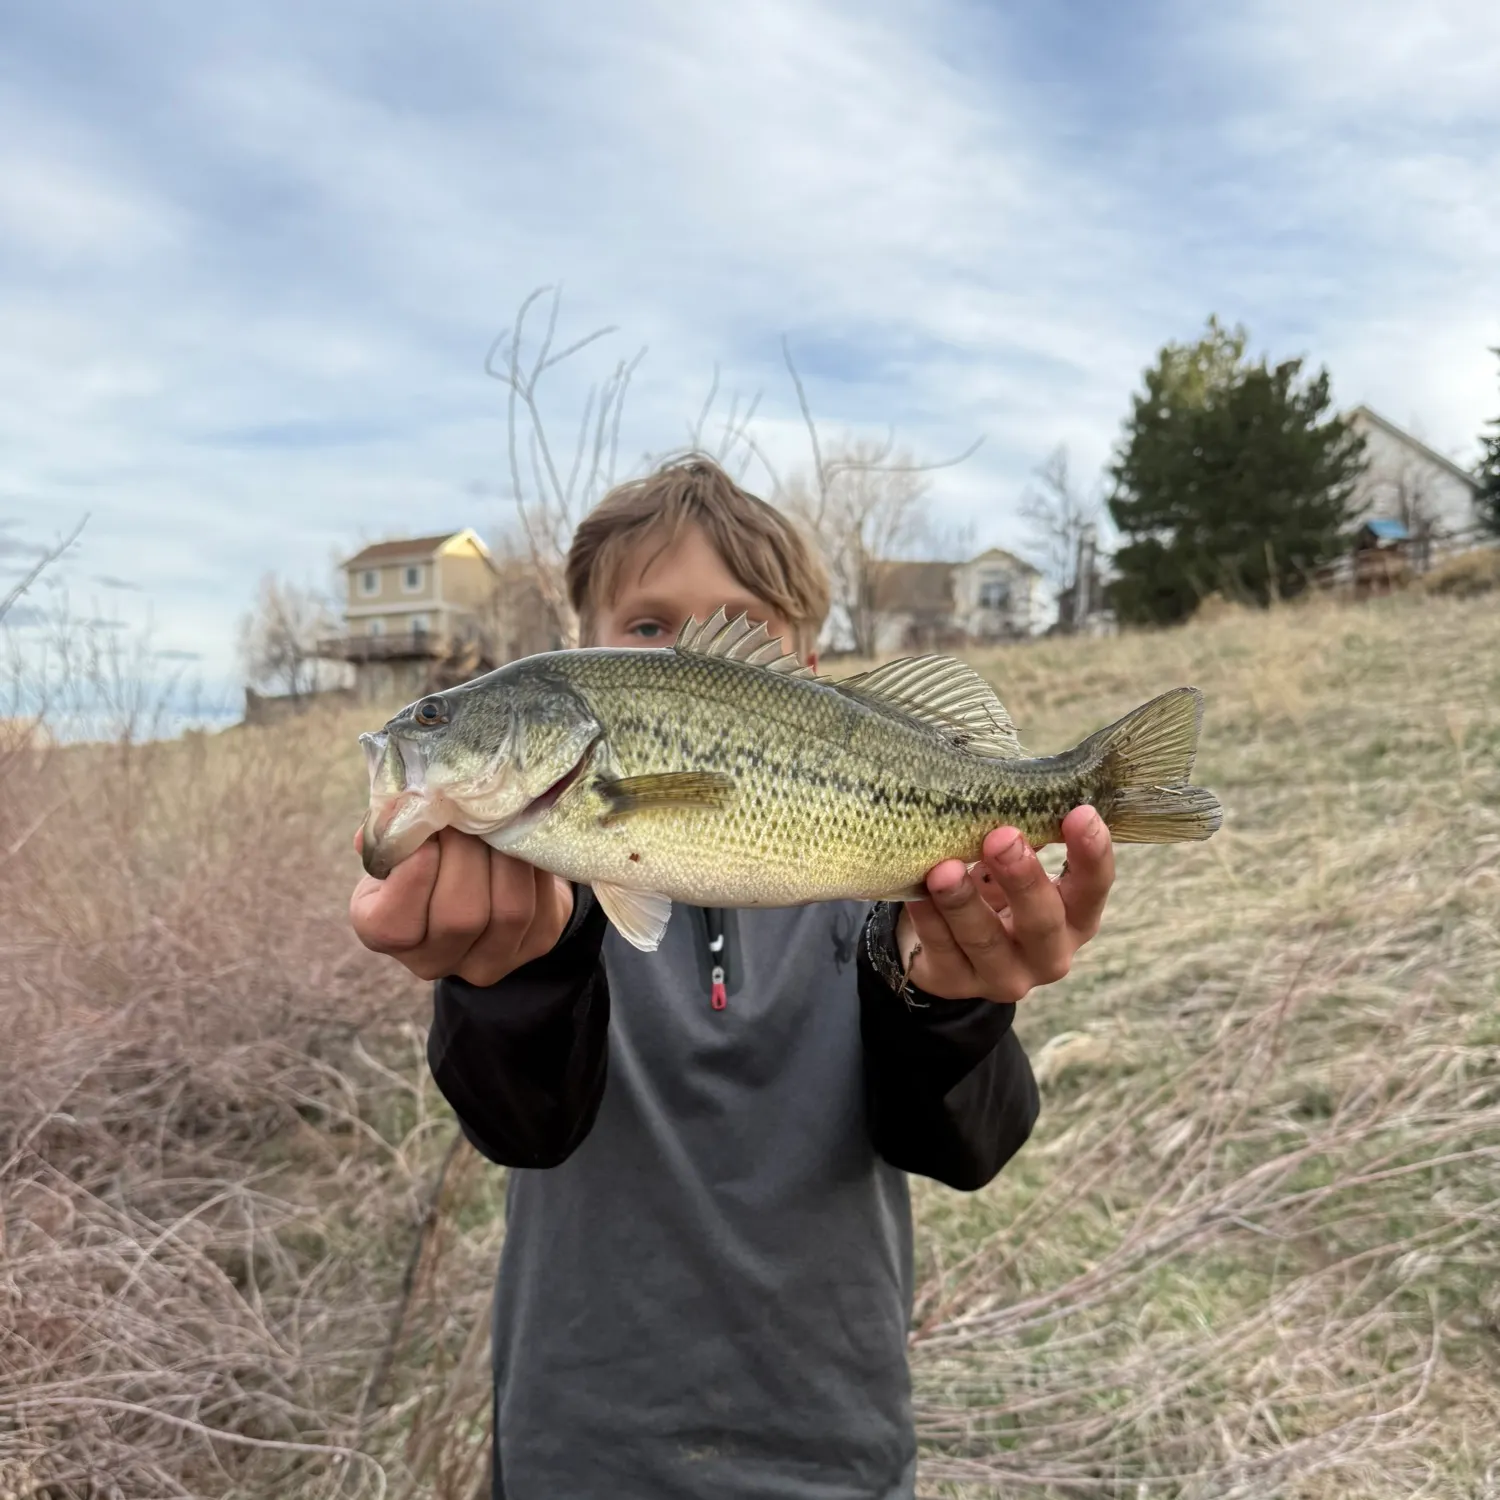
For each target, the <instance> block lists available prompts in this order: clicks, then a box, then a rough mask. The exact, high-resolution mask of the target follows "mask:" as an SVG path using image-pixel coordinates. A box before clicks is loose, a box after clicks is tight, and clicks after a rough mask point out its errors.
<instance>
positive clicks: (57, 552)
mask: <svg viewBox="0 0 1500 1500" xmlns="http://www.w3.org/2000/svg"><path fill="white" fill-rule="evenodd" d="M88 520H89V518H88V516H87V515H85V516H84V517H83V519H82V520H81V521H79V523H78V524H77V525H76V526H75V527H74V528H73V529H72V531H70V532H69V533H68V534H67V536H65V537H64V538H63V539H62V541H60V542H57V543H56V544H54V545H53V546H51V547H48V548H47V549H46V550H45V551H44V552H43V553H42V554H41V556H40V557H38V558H37V560H36V561H35V562H34V563H32V565H31V566H30V567H29V568H28V569H27V570H26V572H25V573H23V574H22V575H21V578H20V580H19V581H18V582H16V583H14V584H12V585H11V587H10V589H9V590H7V592H6V594H5V597H4V598H3V599H0V620H3V619H4V618H5V617H6V615H8V614H9V613H10V611H11V609H12V608H13V607H14V606H15V604H16V601H17V600H18V599H20V598H21V596H22V595H23V594H24V593H25V592H26V590H27V589H29V588H30V587H31V585H32V584H34V583H35V582H36V581H37V579H38V578H40V577H41V576H42V574H43V573H45V572H46V571H47V569H48V568H50V567H51V566H52V565H53V563H55V562H58V561H59V560H60V559H61V558H62V556H63V554H64V553H66V552H68V551H69V550H70V549H71V548H72V546H73V544H74V543H75V542H76V541H77V540H78V538H79V537H80V536H81V535H82V534H83V528H84V527H85V526H87V525H88Z"/></svg>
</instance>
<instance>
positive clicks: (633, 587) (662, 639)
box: [589, 526, 813, 661]
mask: <svg viewBox="0 0 1500 1500" xmlns="http://www.w3.org/2000/svg"><path fill="white" fill-rule="evenodd" d="M659 549H661V543H660V542H659V541H656V540H654V539H653V538H650V537H648V538H646V540H644V541H643V542H642V543H641V544H640V546H639V547H638V548H637V549H636V550H635V551H634V552H633V553H631V554H630V556H628V557H627V558H626V559H625V565H624V567H622V568H621V569H620V582H619V585H618V588H617V590H616V593H615V597H614V598H613V599H612V600H610V601H609V602H608V603H607V604H604V605H602V606H601V607H600V608H599V609H598V610H597V611H596V612H595V616H594V638H593V640H592V641H591V642H590V643H589V644H590V645H594V646H670V645H671V644H672V642H673V641H674V640H676V638H677V632H678V631H679V630H680V629H681V628H682V626H683V624H684V623H685V622H686V621H687V620H688V619H689V618H695V619H698V620H707V619H709V618H710V617H711V616H712V615H713V614H714V613H715V611H717V610H718V609H719V608H720V607H721V606H722V608H723V610H724V613H725V614H727V615H728V616H729V618H730V619H731V620H732V619H734V617H735V616H736V615H739V614H746V615H749V617H750V622H751V624H756V623H758V622H761V621H764V622H765V627H766V629H767V630H768V631H770V633H771V634H772V635H773V636H780V638H781V639H782V640H783V641H784V642H785V643H786V646H787V648H788V649H789V650H795V649H796V642H795V641H794V640H793V638H792V629H791V626H790V625H788V623H787V622H786V621H785V620H783V619H782V618H781V617H780V616H779V615H777V614H776V613H775V611H774V610H772V609H770V608H769V607H768V606H766V605H765V604H763V603H761V601H760V600H759V599H757V598H756V597H755V596H754V594H752V593H750V591H749V590H748V589H746V587H745V586H744V584H742V583H741V582H740V581H739V580H738V579H737V578H736V577H735V576H734V574H733V573H731V572H730V571H729V569H728V568H727V567H725V565H724V559H723V558H722V557H720V556H719V554H718V553H717V552H716V551H714V548H713V545H712V543H710V541H709V540H708V538H707V537H706V536H705V535H704V534H703V531H702V530H701V528H699V527H697V526H686V527H684V528H683V530H682V534H681V535H680V536H679V537H678V539H677V540H676V542H674V543H673V544H672V545H671V546H669V547H667V548H665V549H663V550H659ZM811 660H813V658H812V657H811V656H810V657H809V661H811Z"/></svg>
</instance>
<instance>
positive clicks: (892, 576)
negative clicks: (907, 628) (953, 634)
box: [875, 562, 953, 610]
mask: <svg viewBox="0 0 1500 1500" xmlns="http://www.w3.org/2000/svg"><path fill="white" fill-rule="evenodd" d="M952 606H953V564H952V563H949V562H889V563H884V564H882V565H881V567H880V572H879V573H878V575H877V576H876V579H875V607H876V608H877V609H891V610H897V609H900V610H924V609H931V610H946V609H951V608H952Z"/></svg>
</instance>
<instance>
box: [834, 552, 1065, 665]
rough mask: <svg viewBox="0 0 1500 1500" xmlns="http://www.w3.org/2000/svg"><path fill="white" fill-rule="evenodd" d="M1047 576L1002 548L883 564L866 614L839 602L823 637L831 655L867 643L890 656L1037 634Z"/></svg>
mask: <svg viewBox="0 0 1500 1500" xmlns="http://www.w3.org/2000/svg"><path fill="white" fill-rule="evenodd" d="M1041 579H1042V575H1041V571H1040V570H1039V569H1037V568H1034V567H1033V566H1032V565H1031V564H1030V563H1029V562H1026V561H1025V560H1024V559H1022V558H1019V557H1017V556H1015V555H1014V554H1013V553H1010V552H1007V551H1005V550H1004V549H1003V548H1000V547H991V548H990V549H989V551H987V552H982V553H980V555H979V556H978V557H974V558H970V559H969V560H968V561H967V562H884V563H878V564H876V566H875V570H874V577H873V580H872V583H871V586H870V590H869V598H868V600H867V602H866V603H865V605H864V607H863V608H862V609H861V610H860V616H861V618H860V619H858V620H853V619H851V618H850V610H849V608H848V607H847V605H845V604H841V603H836V604H835V605H834V607H833V608H832V610H830V612H829V617H828V622H827V624H826V625H825V626H824V629H823V634H822V637H821V638H820V644H821V646H822V648H823V650H824V651H825V652H828V653H830V654H837V653H839V652H856V651H859V650H860V649H861V645H862V644H863V648H864V650H866V651H868V652H870V653H872V654H873V655H876V656H891V655H896V654H899V653H901V652H904V651H946V650H953V649H955V648H961V647H963V646H966V645H975V644H979V643H983V642H987V641H999V640H1013V639H1016V638H1017V637H1020V636H1026V635H1033V634H1035V633H1036V632H1037V631H1038V630H1039V629H1041V628H1042V626H1043V624H1044V623H1045V621H1044V620H1043V618H1042V617H1043V615H1044V613H1045V609H1046V601H1045V599H1044V597H1043V591H1042V588H1041Z"/></svg>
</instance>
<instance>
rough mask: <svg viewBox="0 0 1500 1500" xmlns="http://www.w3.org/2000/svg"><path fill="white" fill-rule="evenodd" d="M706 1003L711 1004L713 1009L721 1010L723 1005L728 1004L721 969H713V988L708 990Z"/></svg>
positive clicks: (727, 994) (727, 993)
mask: <svg viewBox="0 0 1500 1500" xmlns="http://www.w3.org/2000/svg"><path fill="white" fill-rule="evenodd" d="M708 1003H709V1004H710V1005H712V1006H713V1008H714V1009H715V1010H723V1009H724V1007H725V1006H726V1005H728V1004H729V991H728V990H726V989H725V988H724V971H723V969H715V970H714V983H713V989H711V990H710V991H709V994H708Z"/></svg>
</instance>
